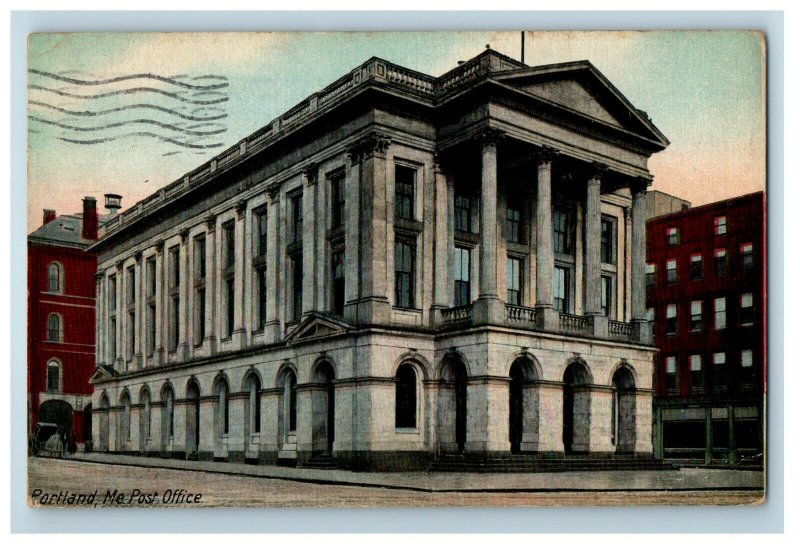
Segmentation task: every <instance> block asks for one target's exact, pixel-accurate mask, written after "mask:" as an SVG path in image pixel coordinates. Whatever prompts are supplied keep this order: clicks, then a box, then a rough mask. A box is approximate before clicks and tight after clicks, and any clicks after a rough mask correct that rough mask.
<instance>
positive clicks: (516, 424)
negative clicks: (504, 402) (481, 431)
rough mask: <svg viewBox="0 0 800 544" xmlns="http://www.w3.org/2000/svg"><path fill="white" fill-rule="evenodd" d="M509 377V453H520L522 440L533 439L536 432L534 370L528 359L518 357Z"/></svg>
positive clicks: (531, 440) (528, 440) (537, 422)
mask: <svg viewBox="0 0 800 544" xmlns="http://www.w3.org/2000/svg"><path fill="white" fill-rule="evenodd" d="M509 377H510V378H511V381H510V382H509V387H508V439H509V442H510V443H511V453H520V452H521V451H522V450H523V447H522V444H523V442H533V441H535V438H536V435H537V433H538V427H539V421H538V407H537V406H536V404H537V402H536V400H537V399H536V391H535V390H533V389H532V388H531V385H532V382H533V380H535V379H536V370H535V368H534V366H533V363H532V362H531V360H530V359H528V358H527V357H519V358H517V359H516V360H515V361H514V362H513V363H512V364H511V370H510V371H509Z"/></svg>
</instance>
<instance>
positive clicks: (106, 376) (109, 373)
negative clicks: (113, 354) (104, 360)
mask: <svg viewBox="0 0 800 544" xmlns="http://www.w3.org/2000/svg"><path fill="white" fill-rule="evenodd" d="M116 375H117V373H116V371H115V370H114V368H113V367H112V366H109V365H100V366H98V367H97V368H95V369H94V372H92V375H91V376H90V377H89V383H91V384H95V383H98V382H104V381H106V380H110V379H112V378H114V377H115V376H116Z"/></svg>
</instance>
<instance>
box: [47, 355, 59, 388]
mask: <svg viewBox="0 0 800 544" xmlns="http://www.w3.org/2000/svg"><path fill="white" fill-rule="evenodd" d="M47 392H48V393H59V392H61V363H59V362H58V361H57V360H55V359H51V360H50V361H48V363H47Z"/></svg>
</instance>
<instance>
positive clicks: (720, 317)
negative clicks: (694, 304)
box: [714, 297, 728, 331]
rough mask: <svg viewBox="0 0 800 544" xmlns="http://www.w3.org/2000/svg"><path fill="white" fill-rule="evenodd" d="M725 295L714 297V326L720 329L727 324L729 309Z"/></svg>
mask: <svg viewBox="0 0 800 544" xmlns="http://www.w3.org/2000/svg"><path fill="white" fill-rule="evenodd" d="M725 307H726V304H725V297H722V298H715V299H714V328H715V329H716V330H718V331H721V330H723V329H724V328H725V327H726V326H727V321H728V319H727V311H726V308H725Z"/></svg>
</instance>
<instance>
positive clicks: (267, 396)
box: [92, 49, 669, 469]
mask: <svg viewBox="0 0 800 544" xmlns="http://www.w3.org/2000/svg"><path fill="white" fill-rule="evenodd" d="M668 144H669V142H668V140H667V139H666V138H665V137H664V136H663V135H662V134H661V133H660V132H659V131H658V129H657V128H656V127H655V126H654V125H653V124H652V123H651V121H650V120H649V118H648V116H647V114H646V113H645V112H643V111H641V110H638V109H636V108H635V107H634V106H633V105H632V104H631V103H630V102H629V101H628V100H627V99H626V98H625V97H624V96H622V94H621V93H620V92H619V91H618V90H617V89H616V88H615V87H614V86H613V85H612V84H611V83H610V82H609V81H608V80H607V79H606V78H605V77H604V76H603V75H602V74H601V73H600V72H599V71H598V70H597V69H596V68H595V67H594V66H592V65H591V64H590V63H589V62H586V61H581V62H571V63H565V64H556V65H548V66H538V67H529V66H527V65H524V64H522V63H520V62H518V61H515V60H513V59H511V58H508V57H506V56H504V55H501V54H499V53H497V52H494V51H492V50H490V49H487V50H486V51H484V52H483V53H482V54H480V55H478V56H477V57H475V58H473V59H471V60H469V61H467V62H464V63H461V64H460V65H459V66H458V67H456V68H454V69H453V70H451V71H449V72H447V73H446V74H444V75H442V76H441V77H431V76H428V75H425V74H422V73H419V72H415V71H413V70H409V69H406V68H403V67H400V66H397V65H394V64H391V63H389V62H387V61H384V60H381V59H378V58H372V59H370V60H368V61H367V62H365V63H364V64H362V65H361V66H358V67H357V68H355V69H354V70H353V71H352V72H350V73H348V74H346V75H345V76H343V77H342V78H340V79H339V80H337V81H336V82H334V83H333V84H331V85H330V86H328V87H326V88H325V89H322V90H321V91H319V92H318V93H316V94H314V95H312V96H310V97H309V98H307V99H306V100H304V101H303V102H301V103H300V104H298V105H297V106H296V107H294V108H292V109H291V110H289V111H288V112H286V113H285V114H284V115H282V116H281V117H279V118H278V119H275V120H274V121H272V122H271V123H269V124H268V125H267V126H265V127H263V128H262V129H260V130H258V131H257V132H256V133H254V134H252V135H250V136H248V137H247V138H245V139H243V140H242V141H241V142H239V144H238V145H236V146H234V147H232V148H230V149H228V150H226V151H225V152H223V153H222V154H220V155H218V156H217V157H215V158H213V159H212V160H210V161H209V162H207V163H205V164H203V165H202V166H200V167H199V168H197V169H196V170H194V171H192V172H189V173H188V174H186V175H185V176H184V177H183V178H182V179H180V180H178V181H176V182H174V183H172V184H170V185H168V186H166V187H165V188H163V189H161V190H160V191H158V192H157V193H155V194H153V195H151V196H150V197H148V198H146V199H144V200H143V201H141V202H139V203H137V204H135V205H133V206H132V207H131V208H130V209H129V210H127V211H126V212H125V213H122V214H119V215H118V216H117V218H116V219H112V220H111V221H109V222H108V223H107V224H106V225H105V227H104V229H103V231H102V233H101V239H100V240H99V241H98V243H97V244H96V245H95V246H94V251H96V253H97V255H98V273H97V300H98V308H97V339H98V345H97V354H98V362H97V370H96V372H95V374H94V375H93V377H92V383H93V384H94V387H95V392H94V396H93V399H92V402H93V406H94V407H95V408H94V416H93V417H94V423H93V433H94V443H95V445H96V447H97V449H100V450H107V451H112V452H131V453H134V452H135V453H140V454H144V455H164V456H175V457H181V458H184V457H185V458H187V459H212V458H213V459H227V460H230V461H239V462H247V461H249V462H262V463H287V464H297V465H299V466H303V465H311V466H313V465H314V463H315V462H316V461H319V460H320V459H323V460H326V462H328V463H335V464H336V465H338V466H343V467H350V468H359V469H407V468H424V467H426V466H428V463H429V462H430V461H431V459H434V458H436V457H437V456H439V455H441V454H445V453H464V454H467V455H470V454H471V455H478V456H487V457H490V456H507V455H510V454H512V453H516V452H522V453H529V454H538V455H541V456H543V457H552V456H555V457H563V456H564V455H566V454H576V455H586V456H601V457H602V456H607V457H613V456H615V455H620V454H624V455H628V456H635V455H640V456H644V457H646V456H652V451H653V448H652V441H651V434H652V374H653V354H654V348H652V347H651V346H652V342H651V333H650V329H649V328H648V326H647V322H646V317H647V316H646V310H645V288H644V283H645V209H644V203H645V200H644V195H645V191H646V189H647V186H648V185H649V183H650V182H651V179H652V176H651V174H650V173H649V171H648V168H647V160H648V158H649V157H650V155H652V154H653V153H655V152H657V151H660V150H663V149H664V148H665V147H666V146H667V145H668Z"/></svg>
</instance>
